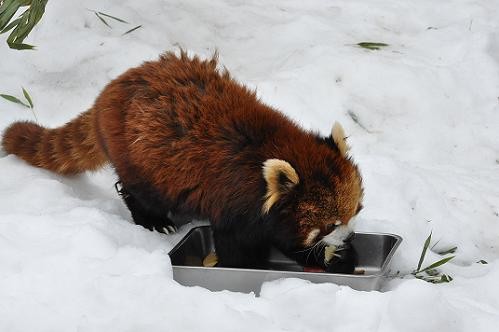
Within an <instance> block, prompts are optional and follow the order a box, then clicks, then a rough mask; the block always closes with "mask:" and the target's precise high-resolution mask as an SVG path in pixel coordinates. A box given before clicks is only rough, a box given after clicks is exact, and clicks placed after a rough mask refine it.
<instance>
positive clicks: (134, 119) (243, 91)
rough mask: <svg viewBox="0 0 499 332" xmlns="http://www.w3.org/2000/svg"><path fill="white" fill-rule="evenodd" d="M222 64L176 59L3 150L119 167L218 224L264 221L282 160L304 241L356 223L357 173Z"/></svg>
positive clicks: (39, 161) (60, 165)
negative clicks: (270, 179) (274, 165)
mask: <svg viewBox="0 0 499 332" xmlns="http://www.w3.org/2000/svg"><path fill="white" fill-rule="evenodd" d="M216 67H217V62H216V60H215V59H212V60H210V61H202V60H200V59H198V58H197V57H194V58H189V57H188V56H187V55H186V54H185V53H182V54H181V56H180V57H177V56H175V55H174V54H173V53H166V54H165V55H163V56H161V57H160V59H159V60H158V61H152V62H146V63H144V64H143V65H142V66H140V67H138V68H134V69H130V70H128V71H127V72H125V73H124V74H123V75H121V76H120V77H118V78H117V79H115V80H114V81H112V82H111V83H110V84H109V85H108V86H107V87H106V88H105V89H104V90H103V92H102V93H101V94H100V96H99V97H98V98H97V100H96V102H95V104H94V106H93V107H92V108H91V109H90V111H88V112H86V113H83V114H81V115H80V116H79V117H78V118H76V119H74V120H73V121H71V122H69V123H68V124H66V125H65V126H63V127H60V128H57V129H44V128H42V127H40V126H38V125H36V124H33V123H15V124H13V125H12V126H11V127H10V128H9V129H7V131H6V132H5V134H4V139H3V146H4V148H5V150H6V151H7V152H9V153H14V154H16V155H18V156H20V157H21V158H23V159H24V160H26V161H27V162H29V163H31V164H33V165H35V166H38V167H43V168H46V169H50V170H52V171H54V172H58V173H61V174H74V173H78V172H82V171H85V170H94V169H97V168H98V167H100V166H101V165H103V163H104V162H105V161H106V160H109V161H110V162H111V163H112V165H113V166H114V167H115V169H116V171H117V173H118V175H119V177H120V178H121V180H122V181H123V183H125V184H127V185H140V186H144V185H148V186H150V187H151V188H153V189H154V191H155V195H157V196H159V197H160V198H161V199H164V200H165V201H168V202H170V203H169V208H171V209H172V210H175V211H177V212H194V213H195V214H196V215H197V216H198V217H202V218H209V219H211V220H212V222H213V223H214V224H217V223H221V222H222V219H224V218H225V219H227V218H228V219H237V218H243V217H244V218H246V219H251V220H253V219H255V218H256V219H258V218H261V216H260V215H259V214H260V213H261V206H262V203H263V201H262V198H263V197H264V195H265V182H264V179H263V177H262V163H263V162H264V161H265V160H267V159H269V158H277V159H282V160H285V161H287V162H289V163H290V164H291V165H292V167H293V168H294V169H295V170H296V172H297V173H298V175H299V177H300V184H299V189H297V190H299V191H300V193H301V194H300V201H299V202H292V203H293V204H291V205H290V206H288V207H287V209H288V212H289V210H291V211H292V212H291V213H292V214H293V215H294V218H293V220H295V221H290V222H295V223H298V228H299V237H301V239H300V241H302V240H303V239H304V238H305V237H306V235H307V234H308V232H309V231H310V229H313V228H314V227H317V225H318V223H320V225H319V226H320V228H321V233H324V232H326V229H327V227H328V226H330V224H332V223H334V222H335V221H336V220H342V221H343V223H348V221H349V220H350V219H351V218H352V216H354V215H355V214H356V212H357V209H358V206H359V203H360V200H361V196H362V188H361V180H360V175H359V173H358V170H357V168H356V166H355V165H354V164H353V163H351V162H350V160H349V159H348V158H345V157H343V156H341V154H340V153H339V152H338V149H337V148H335V147H334V146H331V144H327V143H326V142H325V141H324V140H323V139H319V138H318V136H317V135H316V134H314V133H311V132H307V131H304V130H303V129H301V128H300V127H299V126H297V125H296V124H295V123H293V122H292V121H290V120H289V119H288V118H287V117H286V116H285V115H283V114H282V113H280V112H277V111H276V110H274V109H273V108H271V107H269V106H268V105H265V104H264V103H262V102H261V101H259V100H258V99H257V98H256V96H255V92H253V91H250V90H248V89H247V88H245V87H244V86H242V85H241V84H239V83H237V82H236V81H235V80H233V79H232V78H231V77H230V76H229V74H228V73H227V72H226V71H224V72H223V73H220V71H219V70H217V68H216ZM289 200H291V201H292V200H293V199H292V198H289ZM244 218H243V219H244ZM284 219H285V218H284ZM231 222H236V220H232V221H231ZM295 240H296V239H295Z"/></svg>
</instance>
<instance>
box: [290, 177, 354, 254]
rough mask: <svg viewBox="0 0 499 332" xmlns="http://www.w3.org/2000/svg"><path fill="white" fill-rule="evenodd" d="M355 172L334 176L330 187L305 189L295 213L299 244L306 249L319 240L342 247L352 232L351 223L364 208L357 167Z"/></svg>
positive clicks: (317, 186)
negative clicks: (348, 175) (351, 174)
mask: <svg viewBox="0 0 499 332" xmlns="http://www.w3.org/2000/svg"><path fill="white" fill-rule="evenodd" d="M352 171H353V172H354V173H353V176H351V177H347V178H342V179H338V178H335V179H332V180H333V181H331V182H332V183H333V184H332V185H330V186H328V187H325V186H324V185H315V186H314V187H312V188H310V189H308V190H307V188H304V194H303V197H302V198H301V199H299V200H298V202H297V203H296V207H295V209H294V212H293V215H294V219H295V221H296V223H297V224H298V233H299V241H300V242H301V243H300V246H302V247H304V248H307V247H310V246H313V245H314V244H315V243H317V242H318V241H323V242H325V243H327V244H328V245H335V246H339V245H342V244H343V241H344V240H345V238H346V237H348V235H349V234H350V233H351V228H350V226H349V222H350V221H351V220H352V218H353V217H354V216H355V215H357V214H358V212H359V211H360V209H361V208H362V203H361V201H362V186H361V179H360V175H359V174H358V171H357V170H356V169H353V170H352ZM335 182H336V183H335Z"/></svg>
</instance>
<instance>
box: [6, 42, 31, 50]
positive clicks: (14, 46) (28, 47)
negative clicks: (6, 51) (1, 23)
mask: <svg viewBox="0 0 499 332" xmlns="http://www.w3.org/2000/svg"><path fill="white" fill-rule="evenodd" d="M7 44H8V45H9V47H10V48H12V49H14V50H34V49H35V46H33V45H29V44H22V43H7Z"/></svg>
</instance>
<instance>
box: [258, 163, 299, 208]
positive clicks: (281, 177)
mask: <svg viewBox="0 0 499 332" xmlns="http://www.w3.org/2000/svg"><path fill="white" fill-rule="evenodd" d="M263 178H264V179H265V181H266V182H267V193H266V194H265V202H264V203H263V206H262V212H263V213H264V214H266V213H268V212H269V211H270V208H271V207H272V205H274V204H275V203H276V202H277V201H278V200H279V198H280V197H281V196H282V195H283V194H285V193H286V192H288V191H290V190H291V189H292V188H293V187H294V186H296V185H297V184H298V183H299V182H300V178H299V177H298V174H297V173H296V171H295V169H294V168H293V166H291V165H290V164H289V163H288V162H287V161H284V160H281V159H267V160H266V161H265V162H264V163H263Z"/></svg>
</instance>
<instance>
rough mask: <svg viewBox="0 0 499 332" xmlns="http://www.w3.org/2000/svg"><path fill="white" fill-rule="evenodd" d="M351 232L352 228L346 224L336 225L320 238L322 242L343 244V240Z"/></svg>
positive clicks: (335, 244)
mask: <svg viewBox="0 0 499 332" xmlns="http://www.w3.org/2000/svg"><path fill="white" fill-rule="evenodd" d="M350 233H352V230H351V229H350V227H348V225H341V226H338V227H336V228H335V229H334V231H332V232H331V233H329V234H328V235H326V236H324V238H323V239H322V241H323V242H325V243H327V244H328V245H330V246H337V247H339V246H341V245H343V244H344V240H345V239H346V238H347V237H348V235H350Z"/></svg>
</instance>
